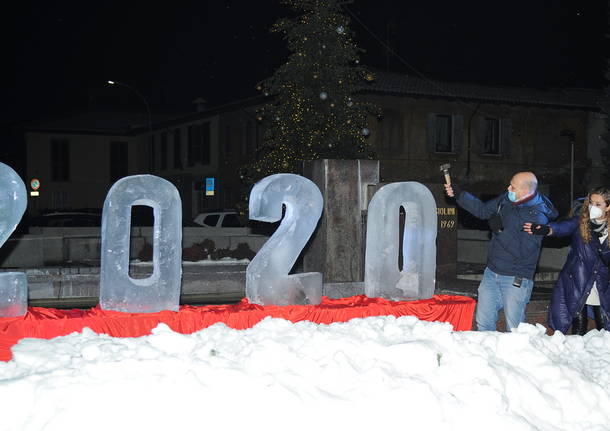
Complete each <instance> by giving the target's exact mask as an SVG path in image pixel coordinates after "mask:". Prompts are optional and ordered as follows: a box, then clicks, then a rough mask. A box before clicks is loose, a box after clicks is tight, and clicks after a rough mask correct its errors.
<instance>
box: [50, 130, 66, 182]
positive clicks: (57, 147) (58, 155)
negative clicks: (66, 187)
mask: <svg viewBox="0 0 610 431" xmlns="http://www.w3.org/2000/svg"><path fill="white" fill-rule="evenodd" d="M51 180H52V181H70V142H69V141H68V140H67V139H53V140H51Z"/></svg>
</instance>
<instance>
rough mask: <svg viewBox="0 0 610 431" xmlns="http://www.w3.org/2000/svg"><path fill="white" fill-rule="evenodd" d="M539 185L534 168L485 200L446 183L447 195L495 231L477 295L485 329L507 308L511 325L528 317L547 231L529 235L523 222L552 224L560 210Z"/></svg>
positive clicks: (508, 327) (492, 328) (493, 326)
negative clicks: (526, 312) (537, 234)
mask: <svg viewBox="0 0 610 431" xmlns="http://www.w3.org/2000/svg"><path fill="white" fill-rule="evenodd" d="M537 187H538V180H537V179H536V176H535V175H534V174H533V173H532V172H518V173H516V174H515V175H514V176H513V177H512V178H511V181H510V184H509V186H508V190H507V192H505V193H502V194H500V195H499V196H497V197H495V198H493V199H491V200H489V201H487V202H482V201H481V200H479V199H478V198H476V197H475V196H473V195H471V194H470V193H468V192H465V191H461V190H459V189H458V187H456V185H455V184H452V185H450V184H445V190H446V192H447V195H448V196H449V197H454V196H455V198H456V203H457V204H458V205H459V206H460V207H462V208H464V209H465V210H466V211H468V212H469V213H471V214H472V215H474V216H475V217H478V218H480V219H483V220H488V223H489V227H490V228H491V231H492V235H491V240H490V241H489V247H488V250H487V267H486V268H485V272H484V273H483V280H481V283H480V284H479V290H478V297H477V309H476V316H475V317H476V322H477V329H478V330H479V331H495V330H496V325H497V321H498V312H499V311H500V310H501V309H503V310H504V316H505V318H506V330H507V331H511V330H512V329H513V328H516V327H517V326H519V323H521V322H523V320H524V319H525V307H526V306H527V304H528V302H529V300H530V296H531V294H532V289H533V287H534V273H535V272H536V265H537V264H538V257H539V255H540V247H541V244H542V237H541V236H532V235H528V234H527V233H526V232H524V231H523V224H524V223H526V222H530V223H537V224H547V223H548V222H549V221H550V220H553V219H555V218H556V217H557V210H556V209H555V207H554V206H553V204H552V203H551V201H550V200H549V199H548V198H547V197H546V196H544V195H543V194H541V193H539V192H538V191H537Z"/></svg>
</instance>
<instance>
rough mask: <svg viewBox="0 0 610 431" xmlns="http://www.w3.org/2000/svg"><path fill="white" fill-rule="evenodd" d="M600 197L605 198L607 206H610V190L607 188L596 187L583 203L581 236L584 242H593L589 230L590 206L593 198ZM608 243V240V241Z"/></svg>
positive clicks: (606, 214)
mask: <svg viewBox="0 0 610 431" xmlns="http://www.w3.org/2000/svg"><path fill="white" fill-rule="evenodd" d="M593 195H600V196H601V197H603V198H604V201H605V202H606V206H607V207H608V206H610V189H608V188H607V187H596V188H594V189H593V190H591V191H590V192H589V194H588V195H587V198H586V199H585V201H584V202H583V203H582V208H581V209H580V225H579V229H580V234H581V236H582V239H583V241H584V242H589V241H591V231H590V230H589V205H590V204H591V196H593ZM605 216H606V221H607V220H608V212H606V213H605ZM606 241H607V239H606Z"/></svg>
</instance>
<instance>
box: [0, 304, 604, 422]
mask: <svg viewBox="0 0 610 431" xmlns="http://www.w3.org/2000/svg"><path fill="white" fill-rule="evenodd" d="M13 353H14V358H13V360H12V361H10V362H7V363H0V400H2V402H1V403H0V409H1V419H0V429H1V430H11V431H13V430H42V429H44V430H62V431H65V430H67V429H77V428H78V429H82V430H98V429H99V430H108V429H142V430H145V429H146V430H165V429H187V427H189V428H188V429H191V428H193V429H228V430H236V429H246V428H253V429H265V430H280V429H281V430H288V429H297V430H301V429H303V430H305V429H308V430H326V429H337V430H340V429H346V430H365V429H367V430H369V429H383V427H392V429H394V428H397V427H398V429H430V430H479V429H480V430H486V431H487V430H511V431H515V430H517V431H518V430H570V431H575V430H587V431H591V430H607V429H608V424H610V333H608V332H606V331H601V332H598V331H595V330H594V331H591V332H590V333H589V334H587V335H586V336H584V337H578V336H564V335H562V334H560V333H556V334H555V335H553V336H551V337H549V336H547V335H545V333H544V328H543V327H542V326H532V325H527V324H522V325H521V326H520V327H519V329H518V330H517V331H515V332H513V333H510V334H506V333H498V332H453V331H452V328H451V326H450V325H449V324H446V323H430V322H424V321H419V320H417V319H416V318H414V317H410V316H408V317H400V318H395V317H392V316H387V317H370V318H366V319H354V320H351V321H349V322H347V323H334V324H332V325H316V324H313V323H309V322H300V323H296V324H293V323H291V322H289V321H286V320H282V319H271V318H267V319H265V320H263V321H262V322H260V323H259V324H257V325H256V326H254V327H253V328H251V329H247V330H241V331H239V330H233V329H230V328H228V327H227V326H225V325H224V324H216V325H214V326H212V327H209V328H207V329H204V330H202V331H199V332H197V333H194V334H191V335H182V334H179V333H175V332H173V331H171V330H170V329H169V328H168V327H167V326H166V325H163V324H161V325H159V326H158V327H157V328H156V329H155V330H154V332H153V334H152V335H150V336H145V337H140V338H111V337H108V336H105V335H97V334H95V333H93V332H92V331H90V330H88V329H85V330H84V331H83V333H82V334H76V333H75V334H72V335H69V336H65V337H58V338H55V339H53V340H37V339H25V340H22V341H21V342H20V343H19V344H18V345H16V346H15V347H14V349H13ZM373 427H374V428H373ZM388 429H390V428H388Z"/></svg>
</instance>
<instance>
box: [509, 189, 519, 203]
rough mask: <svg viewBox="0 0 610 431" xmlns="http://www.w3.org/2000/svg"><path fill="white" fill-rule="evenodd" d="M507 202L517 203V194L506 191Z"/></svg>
mask: <svg viewBox="0 0 610 431" xmlns="http://www.w3.org/2000/svg"><path fill="white" fill-rule="evenodd" d="M508 200H510V201H511V202H517V193H515V192H513V191H510V190H509V191H508Z"/></svg>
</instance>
